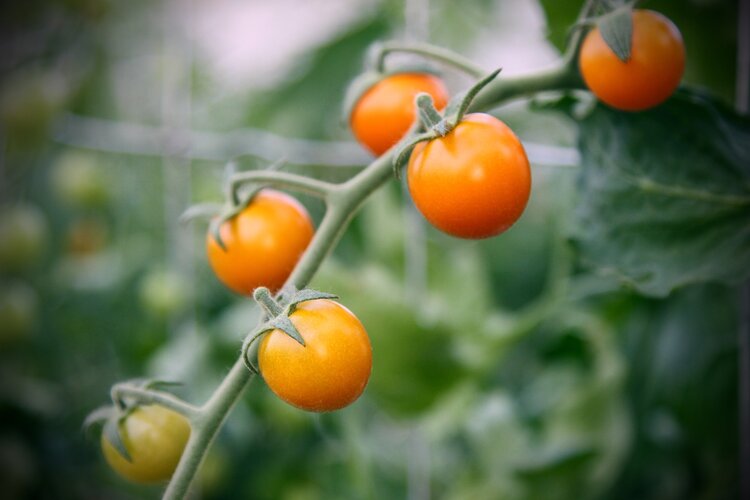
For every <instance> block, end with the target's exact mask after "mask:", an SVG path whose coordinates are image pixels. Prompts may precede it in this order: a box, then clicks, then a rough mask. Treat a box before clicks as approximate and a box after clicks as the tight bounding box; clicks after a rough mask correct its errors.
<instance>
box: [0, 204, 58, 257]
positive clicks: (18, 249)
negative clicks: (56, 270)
mask: <svg viewBox="0 0 750 500" xmlns="http://www.w3.org/2000/svg"><path fill="white" fill-rule="evenodd" d="M48 231H49V229H48V227H47V221H46V219H45V217H44V214H43V213H42V212H41V211H40V210H39V209H38V208H36V207H35V206H33V205H16V206H14V207H7V208H4V209H2V211H0V270H2V271H13V272H17V271H22V270H24V269H27V268H29V267H31V266H32V265H33V264H35V263H36V262H37V261H38V259H39V257H40V256H41V254H42V251H43V250H44V247H45V243H46V240H47V233H48Z"/></svg>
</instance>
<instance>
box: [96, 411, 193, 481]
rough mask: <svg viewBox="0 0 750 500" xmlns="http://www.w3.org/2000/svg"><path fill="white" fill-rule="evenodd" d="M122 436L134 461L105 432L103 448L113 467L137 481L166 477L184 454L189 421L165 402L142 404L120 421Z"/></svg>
mask: <svg viewBox="0 0 750 500" xmlns="http://www.w3.org/2000/svg"><path fill="white" fill-rule="evenodd" d="M120 436H121V437H122V441H123V444H124V445H125V449H126V450H128V454H129V455H130V458H131V461H128V460H127V459H126V458H125V457H123V456H122V455H120V452H118V451H117V449H116V448H115V447H114V446H113V445H112V443H110V442H109V440H107V438H106V437H105V435H104V433H102V437H101V447H102V452H103V453H104V458H105V459H106V460H107V463H108V464H109V465H110V467H112V469H114V470H115V472H117V473H118V474H120V475H121V476H122V477H124V478H126V479H129V480H130V481H133V482H135V483H154V482H158V481H165V480H167V479H169V478H170V477H172V473H173V472H174V470H175V468H177V464H178V463H179V461H180V457H182V451H183V450H184V449H185V444H187V440H188V438H189V437H190V423H189V422H188V420H187V419H186V418H185V417H184V416H182V415H180V414H179V413H177V412H176V411H173V410H170V409H168V408H164V407H163V406H158V405H147V406H139V407H138V408H136V409H135V410H134V411H133V413H131V414H130V415H128V416H127V417H126V418H125V421H124V422H122V423H121V424H120Z"/></svg>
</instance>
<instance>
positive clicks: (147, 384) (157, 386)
mask: <svg viewBox="0 0 750 500" xmlns="http://www.w3.org/2000/svg"><path fill="white" fill-rule="evenodd" d="M182 385H183V384H182V382H179V381H177V380H160V379H146V380H145V381H144V382H143V385H142V386H141V387H143V388H144V389H149V390H151V389H153V390H157V391H158V390H161V389H167V388H169V387H181V386H182Z"/></svg>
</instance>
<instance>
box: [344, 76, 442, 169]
mask: <svg viewBox="0 0 750 500" xmlns="http://www.w3.org/2000/svg"><path fill="white" fill-rule="evenodd" d="M420 92H426V93H428V94H430V95H431V96H432V99H433V101H434V104H435V108H437V109H438V110H441V109H443V108H444V107H445V105H446V104H447V102H448V90H447V89H446V88H445V85H444V84H443V82H442V81H441V80H440V79H439V78H438V77H436V76H433V75H430V74H427V73H398V74H395V75H392V76H388V77H386V78H384V79H383V80H381V81H379V82H378V83H376V84H375V85H373V86H372V87H371V88H370V89H369V90H367V92H365V93H364V95H363V96H362V97H360V99H359V101H358V102H357V104H356V105H355V106H354V110H353V111H352V115H351V127H352V131H353V132H354V136H355V137H356V138H357V140H358V141H359V142H360V144H362V145H363V146H365V147H366V148H367V149H369V150H370V151H371V152H372V153H374V154H375V155H376V156H380V155H381V154H383V153H385V152H386V151H388V150H389V149H390V148H391V147H392V146H393V145H394V144H396V143H397V142H398V141H399V140H401V138H402V137H403V136H404V135H406V133H407V132H408V131H409V128H410V127H411V126H412V124H413V123H414V120H415V118H416V116H417V113H416V107H415V104H414V98H415V97H416V95H417V94H419V93H420Z"/></svg>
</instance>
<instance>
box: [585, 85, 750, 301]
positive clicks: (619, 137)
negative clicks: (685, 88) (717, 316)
mask: <svg viewBox="0 0 750 500" xmlns="http://www.w3.org/2000/svg"><path fill="white" fill-rule="evenodd" d="M580 149H581V154H582V164H583V169H582V173H581V177H580V179H579V182H580V202H579V205H578V208H577V211H576V214H575V216H576V224H575V226H576V227H575V229H574V231H573V237H574V240H575V242H576V243H577V244H578V245H579V247H580V251H581V255H582V257H583V259H584V262H586V263H587V264H590V265H593V266H594V267H598V268H599V269H600V270H601V271H602V272H604V273H608V274H614V275H616V276H618V277H620V278H621V279H622V280H623V281H625V282H626V283H629V284H631V285H632V286H634V287H635V288H636V289H638V290H639V291H640V292H641V293H644V294H648V295H654V296H665V295H667V294H669V293H670V291H671V290H673V289H675V288H677V287H680V286H683V285H686V284H689V283H696V282H710V281H721V282H726V283H736V282H738V281H740V280H742V279H744V278H746V277H748V275H750V266H748V265H747V263H748V262H750V121H749V120H748V119H747V118H742V117H739V116H738V115H736V114H735V113H733V112H732V111H731V110H729V109H726V108H724V107H723V106H721V105H720V104H718V103H717V102H716V101H712V100H711V99H709V98H707V97H704V96H701V95H699V94H696V93H689V92H680V93H679V94H678V95H676V96H675V97H674V98H673V99H671V100H670V101H668V102H667V103H666V104H664V105H662V106H659V107H658V108H656V109H654V110H651V111H648V112H644V113H621V112H618V111H614V110H610V109H608V108H605V107H603V106H599V107H597V108H596V109H595V110H594V111H593V112H592V113H591V114H590V115H589V116H588V117H587V118H586V119H585V120H583V121H582V123H581V133H580Z"/></svg>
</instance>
